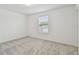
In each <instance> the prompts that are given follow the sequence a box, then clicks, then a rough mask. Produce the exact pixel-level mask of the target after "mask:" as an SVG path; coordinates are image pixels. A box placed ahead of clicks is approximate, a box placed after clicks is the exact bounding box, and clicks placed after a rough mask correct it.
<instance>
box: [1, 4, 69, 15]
mask: <svg viewBox="0 0 79 59" xmlns="http://www.w3.org/2000/svg"><path fill="white" fill-rule="evenodd" d="M62 6H68V4H32V5H30V6H27V5H24V4H0V8H2V9H8V10H10V11H14V12H18V13H23V14H32V13H37V12H43V11H46V10H49V9H55V8H59V7H62Z"/></svg>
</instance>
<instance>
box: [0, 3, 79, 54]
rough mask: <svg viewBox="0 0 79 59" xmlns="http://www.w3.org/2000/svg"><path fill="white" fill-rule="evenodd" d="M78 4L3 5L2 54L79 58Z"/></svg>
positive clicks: (0, 25) (0, 21)
mask: <svg viewBox="0 0 79 59" xmlns="http://www.w3.org/2000/svg"><path fill="white" fill-rule="evenodd" d="M78 11H79V5H75V4H0V55H78V18H77V17H78V14H79V12H78Z"/></svg>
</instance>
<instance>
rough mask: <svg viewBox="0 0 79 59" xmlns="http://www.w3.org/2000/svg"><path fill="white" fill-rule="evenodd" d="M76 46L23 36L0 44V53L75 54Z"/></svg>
mask: <svg viewBox="0 0 79 59" xmlns="http://www.w3.org/2000/svg"><path fill="white" fill-rule="evenodd" d="M77 52H78V48H77V47H74V46H71V45H66V44H61V43H56V42H53V41H48V40H42V39H34V38H23V39H18V40H13V41H9V42H6V43H3V44H0V55H77Z"/></svg>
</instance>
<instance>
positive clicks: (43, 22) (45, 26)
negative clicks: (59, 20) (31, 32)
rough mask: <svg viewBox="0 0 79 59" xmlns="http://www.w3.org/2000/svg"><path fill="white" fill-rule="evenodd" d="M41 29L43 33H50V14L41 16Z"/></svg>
mask: <svg viewBox="0 0 79 59" xmlns="http://www.w3.org/2000/svg"><path fill="white" fill-rule="evenodd" d="M39 30H40V32H43V33H48V16H40V17H39Z"/></svg>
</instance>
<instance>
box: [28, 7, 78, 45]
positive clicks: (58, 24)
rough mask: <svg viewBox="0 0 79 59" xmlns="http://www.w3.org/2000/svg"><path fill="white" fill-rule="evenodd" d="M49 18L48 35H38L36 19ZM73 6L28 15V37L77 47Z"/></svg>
mask: <svg viewBox="0 0 79 59" xmlns="http://www.w3.org/2000/svg"><path fill="white" fill-rule="evenodd" d="M41 15H48V16H49V33H48V34H44V33H39V31H38V17H39V16H41ZM74 26H75V6H68V7H63V8H59V9H56V10H51V11H47V12H43V13H37V14H32V15H29V19H28V31H29V36H32V37H36V38H41V39H46V40H51V41H56V42H60V43H65V44H70V45H75V46H76V45H77V39H75V36H74V35H75V28H74Z"/></svg>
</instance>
